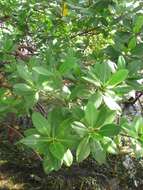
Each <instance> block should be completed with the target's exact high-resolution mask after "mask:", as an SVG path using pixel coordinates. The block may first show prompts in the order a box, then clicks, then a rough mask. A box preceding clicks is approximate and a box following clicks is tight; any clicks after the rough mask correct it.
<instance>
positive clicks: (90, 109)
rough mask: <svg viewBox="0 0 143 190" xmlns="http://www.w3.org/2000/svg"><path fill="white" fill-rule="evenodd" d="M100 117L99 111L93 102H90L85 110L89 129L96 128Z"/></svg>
mask: <svg viewBox="0 0 143 190" xmlns="http://www.w3.org/2000/svg"><path fill="white" fill-rule="evenodd" d="M97 117H98V111H97V109H96V107H95V105H94V104H93V103H92V102H88V104H87V107H86V110H85V119H86V121H87V122H88V124H89V127H94V125H95V123H96V120H97Z"/></svg>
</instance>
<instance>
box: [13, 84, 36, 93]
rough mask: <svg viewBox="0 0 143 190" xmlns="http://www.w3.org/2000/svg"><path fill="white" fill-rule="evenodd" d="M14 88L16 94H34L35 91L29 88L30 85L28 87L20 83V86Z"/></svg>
mask: <svg viewBox="0 0 143 190" xmlns="http://www.w3.org/2000/svg"><path fill="white" fill-rule="evenodd" d="M13 88H14V90H15V91H16V92H20V91H21V92H25V93H26V92H32V91H33V89H32V88H31V87H30V86H29V85H27V84H24V83H18V84H15V85H14V86H13Z"/></svg>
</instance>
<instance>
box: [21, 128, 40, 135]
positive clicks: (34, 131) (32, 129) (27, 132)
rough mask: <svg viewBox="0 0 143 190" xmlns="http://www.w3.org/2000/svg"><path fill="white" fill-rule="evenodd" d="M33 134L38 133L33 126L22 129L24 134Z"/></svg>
mask: <svg viewBox="0 0 143 190" xmlns="http://www.w3.org/2000/svg"><path fill="white" fill-rule="evenodd" d="M33 134H38V131H37V130H36V129H35V128H31V129H27V130H26V131H24V135H25V136H30V135H33Z"/></svg>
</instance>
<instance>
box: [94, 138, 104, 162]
mask: <svg viewBox="0 0 143 190" xmlns="http://www.w3.org/2000/svg"><path fill="white" fill-rule="evenodd" d="M90 147H91V153H92V157H93V158H94V159H95V160H96V161H97V162H98V163H99V164H103V163H105V162H106V152H105V150H104V149H103V147H102V145H101V143H100V141H96V140H93V141H91V142H90Z"/></svg>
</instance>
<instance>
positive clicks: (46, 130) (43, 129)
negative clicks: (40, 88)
mask: <svg viewBox="0 0 143 190" xmlns="http://www.w3.org/2000/svg"><path fill="white" fill-rule="evenodd" d="M32 122H33V124H34V126H35V127H36V129H37V131H39V133H41V134H43V135H48V136H50V124H49V122H48V120H47V119H45V118H44V117H43V116H42V115H41V114H40V113H38V112H34V113H33V114H32Z"/></svg>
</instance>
